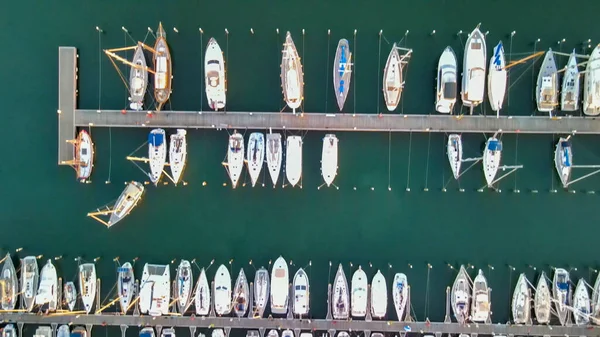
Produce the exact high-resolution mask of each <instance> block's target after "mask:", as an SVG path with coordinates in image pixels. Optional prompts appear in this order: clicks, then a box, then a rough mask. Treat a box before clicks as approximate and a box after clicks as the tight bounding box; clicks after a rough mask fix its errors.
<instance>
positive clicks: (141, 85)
mask: <svg viewBox="0 0 600 337" xmlns="http://www.w3.org/2000/svg"><path fill="white" fill-rule="evenodd" d="M131 63H132V64H134V65H135V67H131V69H130V70H129V101H130V103H129V107H130V108H131V109H132V110H137V111H139V110H142V109H143V108H144V97H145V95H146V91H147V89H148V65H147V64H146V56H144V48H143V47H142V45H141V44H140V43H138V45H137V47H136V48H135V52H134V53H133V59H132V60H131Z"/></svg>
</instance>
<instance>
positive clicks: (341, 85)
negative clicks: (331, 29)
mask: <svg viewBox="0 0 600 337" xmlns="http://www.w3.org/2000/svg"><path fill="white" fill-rule="evenodd" d="M351 59H352V53H351V52H350V46H349V44H348V40H346V39H341V40H340V42H338V46H337V49H336V51H335V59H334V60H333V88H334V90H335V99H336V101H337V105H338V108H339V109H340V111H342V109H343V108H344V103H345V102H346V98H347V97H348V91H349V89H350V80H351V79H352V63H350V61H351Z"/></svg>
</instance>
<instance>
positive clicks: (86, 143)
mask: <svg viewBox="0 0 600 337" xmlns="http://www.w3.org/2000/svg"><path fill="white" fill-rule="evenodd" d="M73 155H74V161H75V170H76V172H77V179H78V180H87V179H88V178H89V177H90V176H91V175H92V170H93V168H94V144H93V143H92V137H91V136H90V134H89V133H88V132H87V131H85V130H81V131H79V134H78V136H77V140H76V143H75V147H74V152H73Z"/></svg>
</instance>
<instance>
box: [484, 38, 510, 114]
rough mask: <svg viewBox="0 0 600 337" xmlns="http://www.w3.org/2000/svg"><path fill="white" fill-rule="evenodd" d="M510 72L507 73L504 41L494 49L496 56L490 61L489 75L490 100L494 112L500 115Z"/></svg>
mask: <svg viewBox="0 0 600 337" xmlns="http://www.w3.org/2000/svg"><path fill="white" fill-rule="evenodd" d="M507 81H508V72H507V71H506V60H505V58H504V47H503V46H502V41H500V42H498V44H497V45H496V47H494V55H493V56H492V58H491V59H490V68H489V73H488V98H489V100H490V105H491V107H492V110H493V111H496V113H498V114H499V112H500V109H502V104H503V103H504V97H505V96H506V83H507Z"/></svg>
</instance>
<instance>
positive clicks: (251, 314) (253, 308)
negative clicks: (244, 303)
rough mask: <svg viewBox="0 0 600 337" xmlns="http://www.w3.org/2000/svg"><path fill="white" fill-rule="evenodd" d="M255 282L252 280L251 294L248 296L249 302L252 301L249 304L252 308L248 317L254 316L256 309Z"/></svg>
mask: <svg viewBox="0 0 600 337" xmlns="http://www.w3.org/2000/svg"><path fill="white" fill-rule="evenodd" d="M253 285H254V284H253V283H252V282H250V296H249V297H248V303H250V305H249V306H248V307H249V308H250V310H248V318H254V312H255V310H256V308H255V306H254V286H253Z"/></svg>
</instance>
